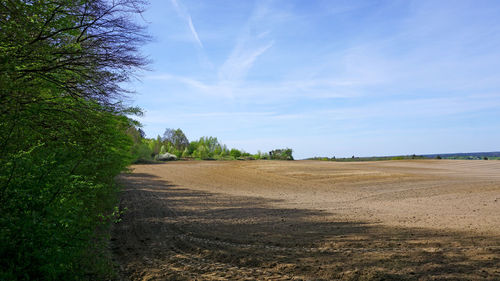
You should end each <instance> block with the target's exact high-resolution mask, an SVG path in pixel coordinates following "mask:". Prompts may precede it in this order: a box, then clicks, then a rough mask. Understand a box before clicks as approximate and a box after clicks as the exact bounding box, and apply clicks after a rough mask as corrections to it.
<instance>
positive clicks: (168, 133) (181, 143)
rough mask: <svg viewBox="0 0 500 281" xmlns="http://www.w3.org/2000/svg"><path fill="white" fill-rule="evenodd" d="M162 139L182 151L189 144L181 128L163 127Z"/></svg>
mask: <svg viewBox="0 0 500 281" xmlns="http://www.w3.org/2000/svg"><path fill="white" fill-rule="evenodd" d="M162 140H163V141H164V142H168V143H171V144H172V145H173V146H174V148H175V149H176V150H179V151H183V150H184V148H186V147H188V146H189V140H188V139H187V137H186V135H185V134H184V132H183V131H182V130H181V129H177V130H174V129H169V128H167V129H165V132H164V133H163V139H162Z"/></svg>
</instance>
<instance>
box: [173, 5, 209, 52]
mask: <svg viewBox="0 0 500 281" xmlns="http://www.w3.org/2000/svg"><path fill="white" fill-rule="evenodd" d="M171 2H172V5H173V6H174V8H175V11H176V12H177V15H178V16H179V17H180V18H182V19H183V20H184V21H185V22H186V23H187V25H188V27H189V31H190V32H191V35H192V36H193V39H194V40H195V42H196V44H198V46H199V47H200V48H203V43H201V40H200V37H199V36H198V32H197V31H196V28H195V27H194V24H193V20H192V19H191V15H190V14H189V12H188V11H187V9H186V8H185V7H184V6H181V5H180V4H179V2H177V0H171Z"/></svg>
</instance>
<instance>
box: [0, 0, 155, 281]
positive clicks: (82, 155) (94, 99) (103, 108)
mask: <svg viewBox="0 0 500 281" xmlns="http://www.w3.org/2000/svg"><path fill="white" fill-rule="evenodd" d="M142 4H143V3H142V2H141V1H136V0H118V1H107V0H81V1H70V0H43V1H28V0H24V1H23V0H12V1H0V115H1V116H2V118H0V167H1V169H0V280H83V279H94V280H105V279H108V277H106V276H104V275H105V274H108V273H106V272H104V271H101V272H97V271H98V270H99V269H102V268H106V267H103V266H101V265H102V264H99V263H105V262H106V261H104V260H103V259H101V258H99V256H101V255H98V254H97V253H99V251H103V249H104V246H105V243H104V240H105V236H103V235H101V233H102V231H99V230H100V229H101V228H102V227H103V223H106V222H109V221H110V220H112V219H113V216H114V215H116V213H117V212H116V209H115V208H113V207H114V204H115V203H116V202H115V200H116V191H117V188H116V185H115V183H114V179H115V177H116V176H117V175H118V174H119V173H120V172H121V171H122V170H123V169H124V168H125V167H126V166H127V165H128V164H129V163H130V162H131V161H132V160H133V155H132V153H131V152H133V151H134V149H133V146H134V143H139V139H140V138H141V137H142V136H141V133H140V132H139V131H136V132H134V134H133V135H131V134H130V132H131V128H133V127H137V125H138V124H137V123H136V122H133V121H132V120H130V119H129V118H127V117H126V116H127V115H129V114H140V110H139V109H137V108H127V107H126V106H124V105H122V103H121V102H120V100H121V97H122V96H123V94H124V93H126V91H124V90H123V89H122V88H121V87H120V85H123V82H126V81H127V80H128V78H129V77H130V74H132V72H133V71H134V70H136V69H138V68H142V67H143V66H144V65H145V64H146V60H145V59H144V58H143V57H141V56H140V55H139V54H138V48H139V46H141V45H142V44H143V42H144V40H146V39H147V37H146V36H144V35H143V34H144V33H143V29H142V27H141V26H139V25H137V24H135V23H134V22H133V21H131V19H132V18H134V16H133V14H137V13H140V12H141V6H142ZM132 131H133V130H132ZM141 149H142V148H141V146H140V145H139V146H138V147H136V150H135V151H136V153H138V154H140V153H142V152H140V151H141ZM107 268H111V266H108V267H107Z"/></svg>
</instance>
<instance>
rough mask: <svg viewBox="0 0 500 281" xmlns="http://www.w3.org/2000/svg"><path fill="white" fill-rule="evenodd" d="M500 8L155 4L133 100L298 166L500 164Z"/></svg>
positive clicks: (151, 115)
mask: <svg viewBox="0 0 500 281" xmlns="http://www.w3.org/2000/svg"><path fill="white" fill-rule="evenodd" d="M498 15H500V2H499V1H486V0H485V1H425V0H418V1H406V0H405V1H403V0H401V1H372V0H370V1H288V0H287V1H191V0H169V1H166V0H151V4H150V6H149V9H148V10H147V11H146V13H145V14H144V20H145V21H146V22H147V25H148V32H149V33H150V34H151V35H152V36H153V38H154V40H153V41H152V42H151V43H149V44H147V45H145V46H144V48H143V52H144V54H145V55H147V56H148V57H149V58H150V59H151V60H152V61H153V63H152V64H151V65H150V69H151V71H148V72H143V73H140V75H139V78H140V81H136V82H134V83H132V85H131V87H132V88H133V89H135V90H136V92H137V94H136V95H135V96H133V100H134V103H135V104H136V105H138V106H140V107H142V108H143V109H144V110H145V116H144V117H142V118H141V119H140V121H141V122H142V123H143V125H144V131H145V132H146V134H147V135H148V137H155V136H156V135H158V134H163V131H164V130H165V128H181V129H182V130H183V131H184V132H185V133H186V135H187V136H188V138H189V139H190V140H194V139H198V138H199V137H201V136H216V137H218V139H219V141H221V142H222V143H225V144H227V145H228V146H229V147H235V148H239V149H243V150H245V151H247V152H251V153H254V152H257V150H261V151H269V150H271V149H274V148H281V147H290V148H292V149H293V150H294V156H295V157H296V158H299V159H300V158H305V157H312V156H330V157H331V156H337V157H344V156H347V157H349V156H352V155H356V156H372V155H401V154H414V153H415V154H424V153H445V152H472V151H498V150H500V121H499V120H500V110H499V109H500V16H498Z"/></svg>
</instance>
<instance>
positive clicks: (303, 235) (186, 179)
mask: <svg viewBox="0 0 500 281" xmlns="http://www.w3.org/2000/svg"><path fill="white" fill-rule="evenodd" d="M120 180H121V182H122V184H123V186H124V189H123V192H122V194H121V203H120V204H121V207H122V208H125V207H126V208H127V209H128V210H127V212H126V213H125V215H124V216H123V220H122V222H120V223H119V224H117V225H116V226H115V228H114V230H113V237H112V251H113V253H114V256H115V259H116V262H117V264H119V267H120V268H119V271H120V274H121V278H122V279H124V280H500V161H452V160H414V161H381V162H350V163H340V162H320V161H289V162H285V161H230V162H218V161H217V162H215V161H203V162H201V161H200V162H198V161H185V162H171V163H166V164H155V165H136V166H133V167H132V172H131V173H128V174H123V175H122V176H121V178H120Z"/></svg>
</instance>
